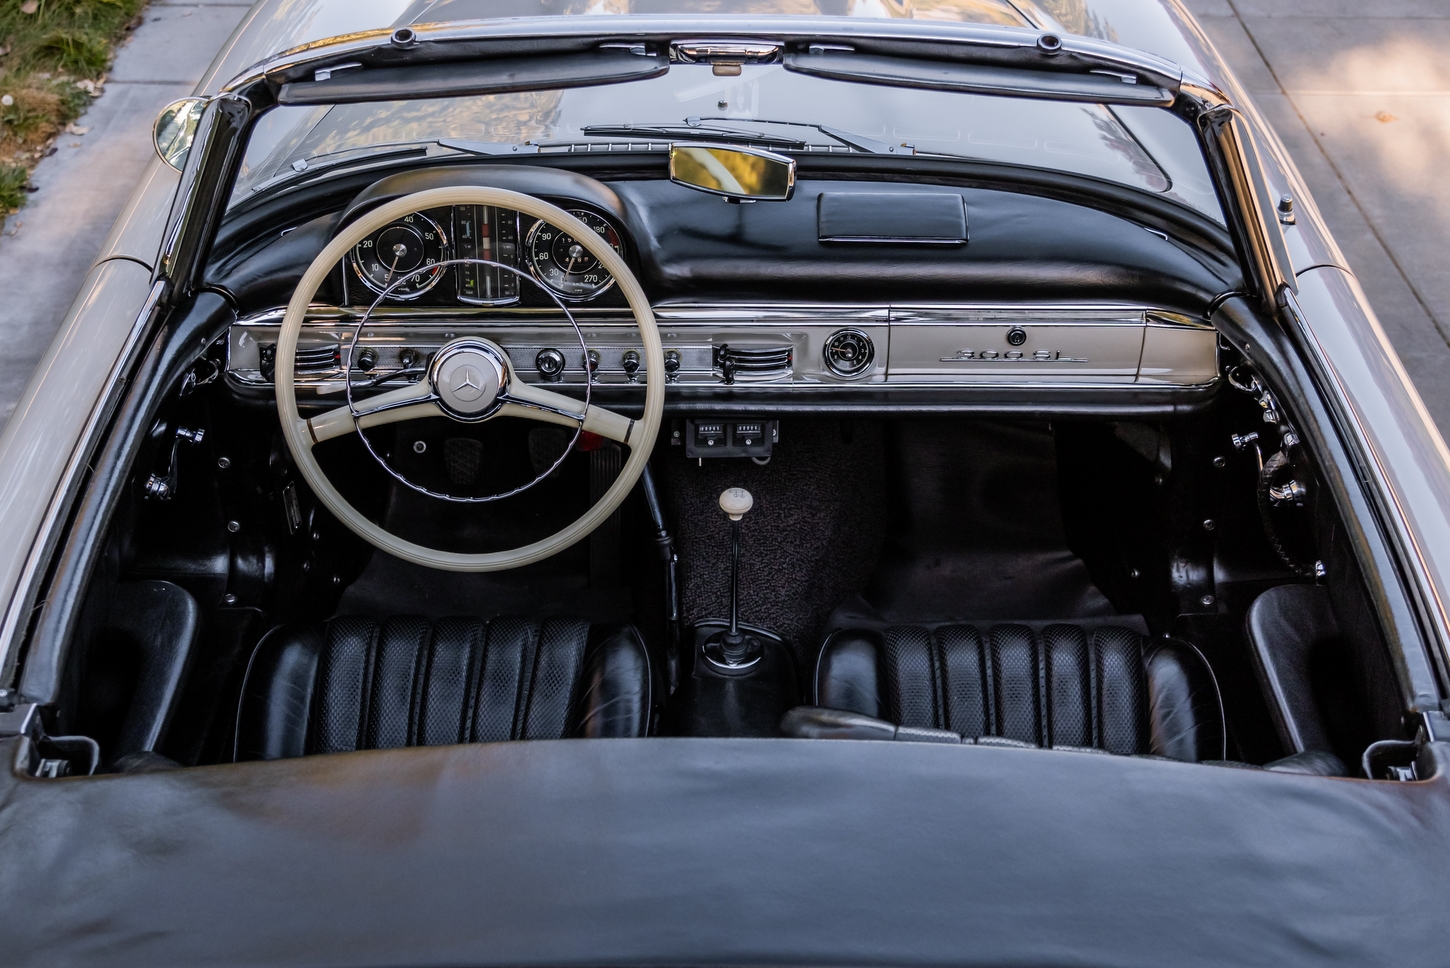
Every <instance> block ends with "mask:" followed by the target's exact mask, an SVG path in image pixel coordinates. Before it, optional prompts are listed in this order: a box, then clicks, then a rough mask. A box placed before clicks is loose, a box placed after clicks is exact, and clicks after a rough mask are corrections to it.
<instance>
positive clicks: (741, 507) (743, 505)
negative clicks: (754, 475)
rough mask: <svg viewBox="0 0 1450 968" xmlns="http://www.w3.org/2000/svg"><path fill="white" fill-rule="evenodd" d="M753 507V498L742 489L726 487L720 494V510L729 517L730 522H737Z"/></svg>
mask: <svg viewBox="0 0 1450 968" xmlns="http://www.w3.org/2000/svg"><path fill="white" fill-rule="evenodd" d="M754 506H755V498H753V497H751V496H750V492H749V491H747V490H746V489H745V488H743V487H727V488H726V489H725V490H724V491H721V492H720V510H722V511H724V512H725V513H726V514H728V515H730V520H731V521H739V520H740V519H741V518H743V517H745V512H746V511H749V510H750V509H751V508H752V507H754Z"/></svg>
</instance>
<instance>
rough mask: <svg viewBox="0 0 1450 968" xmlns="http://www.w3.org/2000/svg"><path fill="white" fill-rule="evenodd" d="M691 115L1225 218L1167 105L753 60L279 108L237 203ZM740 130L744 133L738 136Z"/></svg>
mask: <svg viewBox="0 0 1450 968" xmlns="http://www.w3.org/2000/svg"><path fill="white" fill-rule="evenodd" d="M687 119H689V120H690V123H693V124H694V125H695V126H698V127H700V128H702V129H703V130H701V132H700V138H701V139H702V140H703V139H707V138H708V139H713V140H743V141H748V140H752V139H751V135H760V136H763V137H762V138H761V142H762V143H764V144H767V145H769V146H779V145H780V144H781V141H782V140H786V141H790V142H795V143H797V144H799V145H800V146H801V147H800V148H796V149H794V150H819V151H851V150H853V147H854V148H855V149H860V148H862V147H863V146H865V147H867V148H868V149H871V148H872V146H873V145H875V146H880V147H884V146H888V145H889V146H896V147H899V146H901V145H903V144H904V145H909V146H912V147H914V149H915V151H916V152H917V153H921V154H937V155H950V156H954V157H960V158H969V159H973V160H978V161H988V162H998V163H1004V164H1010V165H1022V166H1030V167H1034V168H1046V169H1053V170H1058V171H1065V172H1071V173H1074V174H1080V175H1088V176H1091V177H1094V178H1101V179H1104V180H1106V181H1112V182H1117V183H1119V184H1122V185H1126V186H1129V187H1131V188H1135V189H1138V190H1140V191H1144V192H1149V193H1152V194H1156V195H1164V196H1167V197H1169V198H1171V199H1173V200H1175V201H1177V202H1179V203H1181V204H1183V205H1186V206H1188V207H1190V208H1193V209H1195V210H1197V211H1199V212H1201V213H1203V214H1205V215H1207V216H1209V217H1210V218H1213V219H1215V220H1216V221H1218V222H1220V223H1222V222H1223V216H1222V214H1221V211H1220V209H1219V205H1218V200H1217V197H1216V196H1215V194H1214V191H1213V185H1212V183H1211V181H1210V179H1209V174H1208V170H1207V168H1206V167H1205V164H1204V161H1203V156H1202V153H1201V151H1200V150H1199V147H1198V143H1197V139H1196V138H1195V136H1194V133H1193V131H1192V129H1191V128H1190V127H1189V126H1188V124H1187V123H1186V122H1184V121H1182V120H1181V119H1179V118H1178V117H1176V116H1175V115H1173V114H1171V113H1169V112H1168V111H1165V110H1163V109H1160V108H1141V107H1136V108H1125V107H1117V106H1115V107H1107V106H1104V105H1100V104H1076V103H1068V102H1062V101H1042V100H1030V99H1024V98H1004V97H988V96H982V95H972V94H958V93H951V92H942V91H922V90H915V89H910V88H898V87H884V86H875V85H869V84H850V83H843V82H841V81H833V80H827V79H824V78H818V77H811V76H807V75H803V74H796V73H792V72H789V71H786V70H785V68H783V67H781V66H780V65H746V66H744V67H743V68H741V72H740V74H739V75H738V76H726V77H721V76H716V75H715V74H713V73H712V71H711V69H710V67H709V66H708V65H675V66H673V67H672V68H671V69H670V71H669V73H667V74H665V75H662V76H660V77H656V78H651V79H649V80H644V81H634V82H631V83H628V84H614V85H608V86H602V87H591V88H574V89H570V90H564V91H538V92H527V93H521V94H499V95H489V96H480V97H466V98H446V99H439V100H418V101H390V102H377V103H368V104H344V105H336V106H332V107H284V108H278V109H276V110H274V111H272V112H271V113H269V114H268V115H266V116H265V117H263V119H262V120H261V122H260V123H259V125H258V127H257V130H256V131H255V132H254V134H253V137H252V140H251V143H250V145H249V147H248V150H247V156H246V160H245V162H244V163H243V168H242V171H241V174H240V177H239V178H238V181H237V186H236V190H235V194H234V195H233V202H234V203H235V202H236V201H239V200H241V199H243V198H246V197H248V196H249V195H250V194H252V193H253V192H254V191H258V190H260V189H263V188H267V187H271V186H272V185H275V184H277V183H279V182H284V181H286V180H288V179H289V178H292V177H296V176H297V175H298V174H299V173H302V172H306V171H308V170H309V169H311V168H315V163H316V162H317V161H318V160H319V159H324V158H346V157H348V156H350V155H351V156H357V155H359V154H361V155H366V153H367V152H366V149H370V148H372V149H377V150H381V149H382V148H383V147H384V146H390V147H394V148H395V147H396V146H398V145H400V144H419V143H429V144H431V143H436V142H438V141H440V140H442V141H458V142H469V143H470V144H471V146H472V147H473V148H474V149H475V150H480V151H490V150H497V151H499V152H500V153H507V152H508V150H509V148H510V146H513V145H527V146H530V150H532V148H533V147H537V148H538V149H539V151H540V152H542V153H545V154H547V153H550V152H563V151H580V150H612V149H617V150H630V149H631V148H633V149H638V148H642V147H648V146H649V145H650V144H651V143H656V144H658V143H660V142H667V141H669V140H672V139H680V138H682V137H688V136H689V132H688V128H689V127H690V123H687ZM701 119H707V120H703V121H702V120H701ZM624 125H635V126H640V127H643V128H644V129H645V130H642V131H640V132H639V133H637V134H633V133H630V132H628V131H625V130H622V127H623V126H624ZM822 128H825V129H827V130H822ZM681 129H685V130H683V131H682V130H681ZM733 129H738V130H739V132H740V138H739V139H732V138H730V136H729V132H730V131H731V130H733ZM832 129H834V132H835V136H833V134H830V133H827V131H828V130H832ZM843 136H844V140H843ZM853 136H854V138H853ZM767 139H769V140H767ZM861 139H865V140H864V141H863V140H861ZM772 142H773V144H772ZM785 150H793V149H790V148H786V149H785ZM877 150H879V148H878V149H877Z"/></svg>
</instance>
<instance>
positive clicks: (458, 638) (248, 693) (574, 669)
mask: <svg viewBox="0 0 1450 968" xmlns="http://www.w3.org/2000/svg"><path fill="white" fill-rule="evenodd" d="M651 685H652V683H651V675H650V666H649V656H648V653H647V652H646V650H645V647H644V644H643V643H642V642H641V641H640V638H639V633H638V632H636V631H635V630H634V628H633V627H632V626H594V627H591V626H590V625H589V623H588V622H583V621H576V620H569V619H554V620H549V621H544V622H536V621H530V620H528V619H518V618H499V619H494V620H493V621H492V622H486V621H483V620H481V619H475V618H447V619H442V620H440V621H438V622H436V623H434V622H430V621H429V620H427V619H424V618H418V617H416V616H402V617H395V618H387V619H370V618H354V617H346V618H336V619H333V620H332V621H330V622H328V623H326V624H325V625H312V626H282V627H279V628H275V629H273V630H272V631H271V632H269V633H267V635H266V636H265V637H264V638H263V639H262V641H261V642H259V643H258V644H257V648H256V651H255V652H253V654H252V659H251V662H250V663H249V664H248V666H247V673H246V678H245V679H244V681H243V684H242V694H241V701H240V704H239V707H238V710H237V733H236V747H235V751H234V753H235V758H236V759H238V760H257V759H267V760H270V759H281V758H284V757H292V756H303V755H305V754H310V753H337V752H344V751H350V750H361V749H388V748H395V747H402V746H442V745H448V744H452V743H471V742H493V741H497V740H511V739H561V738H565V737H620V736H643V735H644V734H645V732H646V731H647V730H648V728H649V718H650V709H651Z"/></svg>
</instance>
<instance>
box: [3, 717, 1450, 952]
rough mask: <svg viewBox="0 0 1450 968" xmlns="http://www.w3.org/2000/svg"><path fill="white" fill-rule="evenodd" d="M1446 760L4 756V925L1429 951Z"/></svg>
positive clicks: (103, 945) (184, 933) (897, 945)
mask: <svg viewBox="0 0 1450 968" xmlns="http://www.w3.org/2000/svg"><path fill="white" fill-rule="evenodd" d="M19 746H20V741H15V740H10V741H6V742H5V743H4V744H0V747H3V750H4V753H5V755H7V756H9V757H12V758H13V757H14V756H16V755H23V754H24V750H23V749H20V748H18V747H19ZM1447 755H1450V750H1447V749H1446V748H1445V745H1444V744H1439V743H1435V744H1430V745H1429V746H1428V747H1427V748H1426V752H1425V754H1424V756H1423V757H1422V763H1421V772H1422V775H1431V774H1432V771H1433V775H1432V778H1431V779H1429V780H1425V781H1421V782H1410V783H1373V782H1369V781H1360V780H1339V781H1329V780H1325V779H1324V778H1319V777H1304V776H1294V775H1287V774H1279V773H1269V772H1264V771H1260V770H1254V769H1231V768H1228V767H1212V766H1202V765H1192V764H1183V763H1177V762H1169V761H1163V760H1157V759H1151V758H1142V757H1117V756H1106V755H1093V754H1090V753H1076V752H1053V751H1040V750H1022V749H1007V748H993V747H975V746H941V745H932V744H901V743H876V742H852V741H837V742H819V741H815V742H812V741H797V740H778V741H772V742H760V741H750V740H728V739H726V740H704V739H650V740H594V741H591V742H587V743H584V742H572V741H567V740H565V741H558V742H530V743H512V744H509V743H502V744H489V745H473V746H460V747H438V748H430V749H409V750H400V751H391V752H368V753H357V754H344V755H338V756H329V757H318V758H309V759H303V760H291V761H280V762H272V763H255V764H249V765H238V766H227V767H223V768H206V767H203V768H198V769H192V770H183V771H174V772H162V773H152V774H140V775H130V776H114V777H107V778H96V779H77V780H61V781H51V782H44V781H37V780H28V779H23V778H17V777H16V776H15V775H14V774H12V773H7V774H6V775H5V776H4V778H3V779H0V784H3V788H0V851H3V856H4V857H5V859H6V862H5V863H4V865H0V891H3V893H4V896H5V897H6V898H8V899H9V909H8V910H7V911H6V917H5V919H4V927H3V928H0V945H3V947H4V950H5V952H6V955H5V957H6V960H7V961H9V962H11V963H26V964H72V965H87V964H105V965H112V966H114V965H122V964H136V965H148V966H161V965H181V964H186V965H242V964H268V965H298V966H301V965H348V966H363V965H402V964H407V965H644V964H652V965H669V964H721V965H724V964H801V965H805V964H836V965H947V964H952V965H964V964H974V965H1001V964H1008V963H1011V964H1024V965H1025V964H1031V965H1068V964H1072V965H1113V966H1129V965H1143V966H1155V968H1160V966H1163V965H1176V966H1190V965H1216V966H1218V965H1228V964H1233V965H1274V966H1285V965H1298V964H1309V963H1313V964H1330V963H1333V964H1353V965H1369V964H1381V963H1383V964H1389V963H1393V964H1396V965H1400V966H1413V965H1443V964H1444V962H1445V937H1444V936H1445V929H1444V917H1443V915H1444V907H1445V901H1444V886H1443V885H1444V873H1445V871H1446V870H1450V796H1447V795H1446V794H1447V789H1446V788H1447V780H1446V776H1445V768H1446V764H1447V763H1450V759H1447Z"/></svg>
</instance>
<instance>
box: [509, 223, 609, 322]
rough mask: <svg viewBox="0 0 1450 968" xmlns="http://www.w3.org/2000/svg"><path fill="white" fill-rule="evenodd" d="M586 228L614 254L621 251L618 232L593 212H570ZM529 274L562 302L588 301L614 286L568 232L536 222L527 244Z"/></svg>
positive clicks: (599, 266) (601, 267)
mask: <svg viewBox="0 0 1450 968" xmlns="http://www.w3.org/2000/svg"><path fill="white" fill-rule="evenodd" d="M569 214H570V215H572V216H574V217H575V218H577V219H578V220H579V221H581V222H583V223H584V224H585V225H587V226H589V228H590V229H592V230H593V231H594V232H595V233H596V234H597V235H599V236H600V237H601V238H602V239H604V241H605V242H608V243H609V247H610V248H611V249H613V250H614V251H615V252H618V251H619V250H620V243H619V232H618V231H616V230H615V228H614V226H612V225H610V224H609V223H608V222H606V221H605V220H604V219H602V218H600V217H599V216H598V215H595V214H594V213H593V212H584V211H570V212H569ZM527 251H528V256H529V271H530V272H532V273H533V275H534V278H535V279H537V280H539V283H540V284H541V285H543V286H544V287H545V288H547V289H548V290H549V291H551V292H553V293H555V294H556V295H559V296H562V297H564V298H565V299H571V300H575V299H590V298H592V297H594V296H597V295H599V294H600V293H601V292H603V291H604V290H606V289H608V288H609V287H610V286H612V285H614V276H612V275H610V274H609V272H608V271H607V270H605V268H604V267H603V266H602V265H600V264H599V260H598V259H596V258H594V256H593V255H592V254H591V253H590V252H589V250H588V249H586V248H584V246H582V245H580V244H579V241H578V240H577V239H575V238H574V237H573V236H572V235H570V234H569V233H567V232H565V231H563V230H562V229H559V228H556V227H555V226H553V225H550V224H549V223H548V222H536V223H534V227H533V228H532V229H530V230H529V237H528V242H527Z"/></svg>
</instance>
